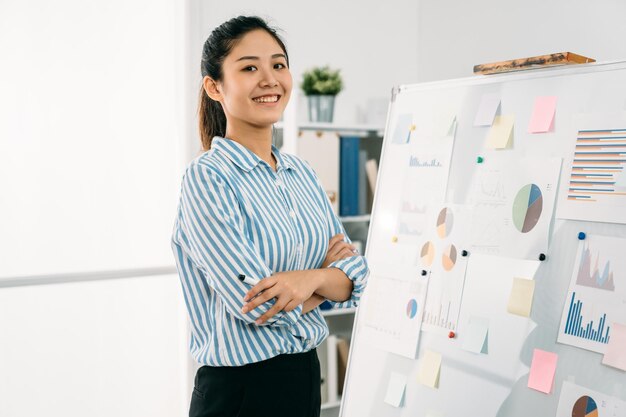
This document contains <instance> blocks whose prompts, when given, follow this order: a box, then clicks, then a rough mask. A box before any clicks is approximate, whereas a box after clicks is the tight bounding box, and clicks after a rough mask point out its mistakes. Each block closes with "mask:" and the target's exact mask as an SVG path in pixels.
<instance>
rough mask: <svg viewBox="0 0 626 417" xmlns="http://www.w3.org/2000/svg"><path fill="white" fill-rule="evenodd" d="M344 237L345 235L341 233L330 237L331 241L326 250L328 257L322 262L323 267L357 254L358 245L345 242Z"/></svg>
mask: <svg viewBox="0 0 626 417" xmlns="http://www.w3.org/2000/svg"><path fill="white" fill-rule="evenodd" d="M343 237H344V236H343V235H342V234H341V233H340V234H338V235H335V236H333V237H332V238H330V242H328V251H327V252H326V258H325V259H324V262H323V263H322V268H326V267H327V266H328V265H330V264H332V263H333V262H335V261H338V260H340V259H344V258H349V257H350V256H356V255H357V252H356V247H355V246H354V245H351V244H349V243H348V242H344V240H343Z"/></svg>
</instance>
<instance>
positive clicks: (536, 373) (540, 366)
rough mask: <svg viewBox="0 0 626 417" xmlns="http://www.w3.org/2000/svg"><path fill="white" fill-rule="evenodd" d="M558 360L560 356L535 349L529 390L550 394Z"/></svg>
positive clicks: (529, 378)
mask: <svg viewBox="0 0 626 417" xmlns="http://www.w3.org/2000/svg"><path fill="white" fill-rule="evenodd" d="M558 359H559V356H558V355H557V354H556V353H553V352H546V351H545V350H541V349H535V350H534V352H533V361H532V363H531V364H530V375H529V376H528V388H532V389H534V390H537V391H541V392H543V393H546V394H550V391H552V383H553V382H554V373H555V372H556V363H557V361H558Z"/></svg>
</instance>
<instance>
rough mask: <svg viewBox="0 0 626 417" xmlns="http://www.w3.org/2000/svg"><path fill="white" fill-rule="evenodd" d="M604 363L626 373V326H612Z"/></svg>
mask: <svg viewBox="0 0 626 417" xmlns="http://www.w3.org/2000/svg"><path fill="white" fill-rule="evenodd" d="M602 363H603V364H604V365H608V366H612V367H613V368H617V369H621V370H622V371H626V325H623V324H619V323H613V325H612V326H611V338H610V339H609V344H608V346H607V347H606V351H605V352H604V357H603V358H602Z"/></svg>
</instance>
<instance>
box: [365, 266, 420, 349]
mask: <svg viewBox="0 0 626 417" xmlns="http://www.w3.org/2000/svg"><path fill="white" fill-rule="evenodd" d="M427 290H428V275H426V276H422V274H421V269H419V268H417V267H413V268H405V267H399V266H397V265H381V264H375V263H370V277H369V280H368V287H367V289H366V294H365V295H364V297H365V296H367V297H366V299H365V300H364V305H367V307H365V308H364V311H365V312H366V315H365V318H364V326H363V331H364V332H366V333H369V335H368V337H369V338H371V340H374V341H375V345H376V347H377V348H379V349H382V350H385V351H387V352H392V353H395V354H398V355H402V356H405V357H407V358H410V359H415V355H416V353H417V345H418V343H419V338H420V329H421V327H422V318H423V315H424V300H425V298H426V292H427Z"/></svg>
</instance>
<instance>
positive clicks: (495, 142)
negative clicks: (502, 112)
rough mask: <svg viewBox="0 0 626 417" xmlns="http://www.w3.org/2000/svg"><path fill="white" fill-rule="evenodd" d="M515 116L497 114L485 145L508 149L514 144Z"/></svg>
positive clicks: (492, 147) (490, 147)
mask: <svg viewBox="0 0 626 417" xmlns="http://www.w3.org/2000/svg"><path fill="white" fill-rule="evenodd" d="M514 124H515V116H511V115H506V116H496V118H495V119H494V121H493V125H491V129H490V130H489V135H487V142H486V144H485V146H486V147H487V148H489V149H506V148H510V147H511V146H512V145H513V125H514Z"/></svg>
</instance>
